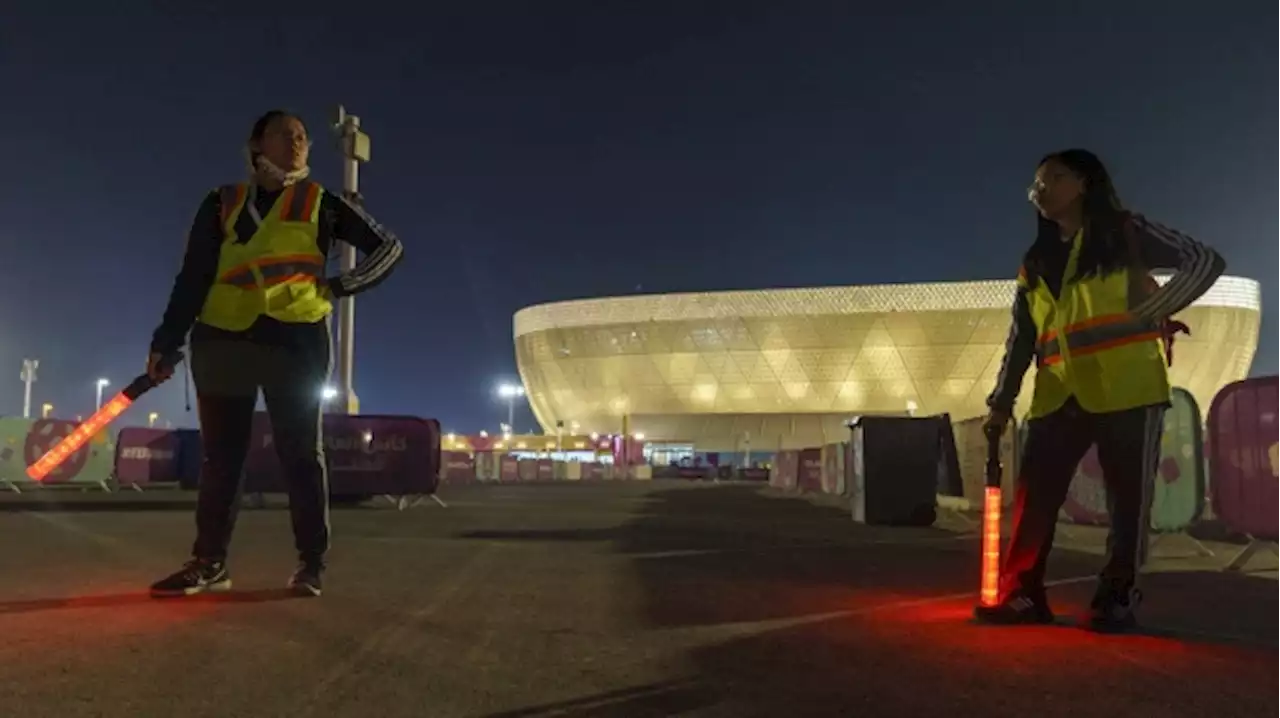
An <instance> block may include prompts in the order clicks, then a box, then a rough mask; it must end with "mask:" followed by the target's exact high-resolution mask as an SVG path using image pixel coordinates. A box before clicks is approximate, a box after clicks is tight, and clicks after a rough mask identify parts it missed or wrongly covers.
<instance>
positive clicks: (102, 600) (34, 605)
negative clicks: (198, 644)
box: [0, 589, 299, 616]
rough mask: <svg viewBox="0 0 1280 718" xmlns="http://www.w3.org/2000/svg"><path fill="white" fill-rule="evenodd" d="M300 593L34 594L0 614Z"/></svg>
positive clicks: (4, 605)
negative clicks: (36, 595)
mask: <svg viewBox="0 0 1280 718" xmlns="http://www.w3.org/2000/svg"><path fill="white" fill-rule="evenodd" d="M297 598H299V596H298V595H297V594H294V593H292V592H290V591H289V590H287V589H269V590H260V591H228V592H226V593H206V594H200V595H197V596H186V597H181V598H152V597H151V596H150V595H149V594H147V593H146V592H131V593H114V594H100V595H91V596H67V597H64V598H37V599H29V600H24V601H4V602H0V616H3V615H7V614H16V613H35V612H41V611H58V610H67V609H79V608H114V607H119V606H135V605H142V604H157V603H164V604H177V603H181V604H228V603H266V602H269V601H287V600H290V599H297Z"/></svg>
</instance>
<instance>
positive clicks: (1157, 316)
mask: <svg viewBox="0 0 1280 718" xmlns="http://www.w3.org/2000/svg"><path fill="white" fill-rule="evenodd" d="M1129 219H1130V222H1129V229H1130V230H1131V231H1132V232H1133V233H1134V239H1135V240H1136V244H1137V251H1138V255H1139V259H1140V260H1141V261H1142V263H1143V265H1144V266H1145V267H1146V268H1147V269H1151V270H1173V272H1174V274H1173V277H1172V278H1171V279H1170V280H1169V281H1168V282H1167V283H1165V285H1164V286H1163V287H1160V288H1159V289H1157V290H1156V291H1155V292H1153V293H1152V294H1151V295H1150V296H1148V297H1147V298H1146V299H1144V300H1143V301H1142V302H1140V303H1139V304H1138V306H1136V307H1134V309H1133V313H1134V314H1136V315H1138V316H1139V317H1141V318H1143V319H1151V320H1156V321H1160V320H1163V319H1166V318H1168V317H1171V316H1173V315H1174V314H1177V313H1178V312H1180V311H1182V310H1183V309H1186V308H1187V307H1189V306H1190V305H1191V303H1192V302H1194V301H1195V300H1197V299H1199V298H1200V297H1201V296H1202V295H1203V294H1204V293H1205V292H1207V291H1209V288H1210V287H1212V286H1213V283H1214V282H1216V281H1218V277H1220V276H1222V273H1223V272H1224V271H1226V268H1227V262H1226V260H1225V259H1223V258H1222V255H1221V254H1218V253H1217V252H1216V251H1214V250H1213V248H1211V247H1208V246H1206V245H1204V244H1201V243H1200V242H1197V241H1196V240H1194V239H1192V238H1191V237H1188V236H1187V235H1185V234H1183V233H1181V232H1178V231H1177V230H1173V229H1170V228H1168V227H1166V226H1164V225H1162V224H1160V223H1158V222H1154V221H1152V220H1150V219H1147V218H1146V217H1143V216H1142V215H1140V214H1130V216H1129Z"/></svg>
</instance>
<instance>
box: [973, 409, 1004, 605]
mask: <svg viewBox="0 0 1280 718" xmlns="http://www.w3.org/2000/svg"><path fill="white" fill-rule="evenodd" d="M1003 429H1004V427H1003V426H995V425H990V426H987V427H986V428H985V430H984V433H986V435H987V470H986V476H985V479H986V481H985V483H986V489H985V490H984V491H983V497H982V583H981V585H980V591H979V599H978V602H979V605H981V606H983V607H985V608H992V607H994V606H996V605H997V604H998V603H999V602H1000V498H1001V497H1000V480H1001V477H1002V475H1003V473H1004V471H1003V469H1002V467H1001V466H1000V435H1001V434H1002V433H1003Z"/></svg>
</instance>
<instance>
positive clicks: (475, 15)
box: [0, 0, 1278, 432]
mask: <svg viewBox="0 0 1280 718" xmlns="http://www.w3.org/2000/svg"><path fill="white" fill-rule="evenodd" d="M17 4H18V5H19V6H20V9H17V10H14V9H12V8H13V3H9V4H8V5H7V6H6V10H5V12H4V17H3V20H2V21H0V88H2V91H3V97H4V100H3V102H2V103H0V151H2V152H0V156H3V158H4V162H5V169H6V172H5V173H4V174H3V175H0V188H2V189H3V191H2V192H0V212H2V214H3V222H0V247H2V248H3V255H0V256H3V258H4V259H3V261H0V376H8V377H9V378H8V380H6V381H2V382H0V414H3V415H20V413H21V408H22V383H21V382H20V381H19V378H18V374H19V370H20V368H21V360H22V358H23V357H37V358H39V359H40V360H41V368H40V378H39V381H38V383H37V384H36V387H35V401H34V404H35V406H36V409H35V411H37V412H38V411H39V409H38V407H39V405H40V404H41V403H42V402H45V401H49V402H52V403H53V404H55V405H56V407H57V411H56V412H55V413H56V414H58V415H62V416H72V415H74V414H76V413H84V414H87V413H89V412H90V410H91V409H92V406H93V399H94V397H93V395H94V380H95V379H96V378H97V377H99V376H105V377H108V378H110V379H112V380H113V381H114V382H115V383H116V385H117V386H119V385H120V384H122V383H123V382H124V381H127V380H128V379H129V378H131V377H133V376H134V375H136V374H138V373H139V372H140V371H141V369H142V367H143V362H144V359H145V355H146V352H147V346H148V342H149V339H150V335H151V332H152V330H153V329H154V328H155V326H156V324H157V323H158V322H159V319H160V315H161V312H162V311H163V309H164V304H165V301H166V298H167V296H168V292H169V288H170V286H171V283H172V280H173V274H174V272H175V271H176V270H177V266H178V262H179V260H180V258H181V256H182V251H183V246H184V242H185V234H186V231H187V229H188V226H189V222H190V220H191V218H192V216H193V214H194V212H195V209H196V207H197V205H198V203H199V201H200V199H201V197H202V196H203V195H204V193H205V192H207V191H208V190H209V189H211V188H213V187H214V186H216V185H218V184H222V183H227V182H234V181H238V180H240V179H242V178H243V177H244V166H243V160H242V158H241V154H240V152H241V148H242V146H243V141H244V139H245V136H246V135H247V134H248V131H249V126H250V124H251V122H252V121H253V119H254V118H255V117H256V116H257V115H259V114H260V113H262V112H263V111H265V110H267V109H270V108H273V107H285V108H290V109H293V110H296V111H297V112H300V113H301V114H302V115H303V117H304V118H305V119H306V120H307V121H308V123H309V125H310V127H311V132H312V135H313V138H314V139H315V141H316V144H315V147H314V149H313V151H312V157H313V160H312V166H313V168H314V173H315V174H314V176H315V177H316V178H317V179H319V180H320V181H321V182H324V183H326V184H328V185H330V186H332V187H334V188H338V187H340V180H341V178H340V171H339V165H338V156H337V151H336V145H335V143H334V141H333V139H332V135H331V134H329V132H328V130H327V123H328V122H329V120H330V118H331V116H332V112H333V108H334V106H335V105H336V104H337V103H339V102H341V103H344V104H346V105H347V107H348V109H349V110H350V111H351V112H353V113H355V114H357V115H359V116H360V117H361V118H362V121H363V123H364V126H365V129H366V130H367V131H368V132H369V133H370V135H371V136H372V138H373V162H372V163H370V164H369V165H367V166H366V167H365V169H364V173H363V182H362V187H361V189H362V191H363V193H364V194H365V196H366V201H367V207H368V209H369V210H370V212H371V213H372V214H373V215H374V216H375V217H376V218H377V219H379V220H380V221H381V222H383V223H384V224H386V225H388V226H389V227H390V228H391V229H392V230H393V231H395V232H396V233H397V234H398V235H399V237H400V238H401V239H402V240H403V241H404V243H405V257H406V258H405V260H404V262H403V263H402V264H401V265H400V268H399V270H398V271H397V273H396V274H395V275H394V276H393V277H392V278H391V279H390V280H388V281H387V282H386V283H385V284H383V285H382V286H381V287H379V288H377V289H375V290H374V291H373V292H371V293H369V294H366V295H363V296H362V297H361V298H360V299H359V300H358V303H357V312H356V316H357V335H358V344H357V363H356V371H357V378H356V388H357V393H358V394H359V395H360V398H361V403H362V410H363V411H364V412H365V413H389V414H416V415H419V416H431V417H437V418H439V419H440V420H441V421H442V423H443V425H444V427H445V428H446V429H448V430H456V431H472V432H473V431H477V430H479V429H481V428H489V429H494V428H496V425H497V423H498V422H499V421H505V415H506V411H505V406H504V405H503V404H502V403H501V402H499V401H498V400H496V399H495V398H494V396H493V387H494V386H495V384H497V383H498V382H500V381H502V380H504V379H507V380H510V379H515V378H516V377H517V375H516V371H515V358H514V351H513V346H512V339H511V315H512V314H513V313H514V312H515V311H516V310H517V309H519V308H520V307H522V306H526V305H529V304H534V303H538V302H545V301H552V300H560V299H569V298H577V297H588V296H598V295H617V294H629V293H635V292H638V291H643V292H669V291H681V290H711V289H738V288H758V287H771V286H772V287H779V286H809V285H839V284H867V283H883V282H903V281H939V280H969V279H989V278H1012V276H1013V275H1014V273H1015V272H1016V269H1017V264H1018V259H1019V257H1020V255H1021V252H1022V250H1023V249H1024V248H1025V246H1026V245H1027V243H1028V242H1029V241H1030V240H1031V238H1032V233H1033V230H1034V222H1033V214H1032V210H1031V208H1030V206H1029V205H1028V204H1027V202H1026V196H1025V188H1026V187H1027V185H1028V184H1029V182H1030V180H1031V177H1032V173H1033V171H1034V169H1035V163H1036V162H1037V161H1038V159H1039V158H1040V157H1041V156H1042V155H1044V154H1045V153H1047V152H1049V151H1052V150H1056V149H1060V148H1063V147H1067V146H1084V147H1088V148H1090V149H1092V150H1094V151H1095V152H1097V153H1099V154H1100V155H1101V156H1102V157H1103V159H1104V160H1105V161H1106V162H1107V163H1108V164H1109V166H1110V169H1111V171H1112V173H1113V175H1114V177H1115V180H1116V183H1117V185H1118V188H1119V191H1120V194H1121V197H1122V199H1123V200H1124V201H1125V203H1126V204H1128V205H1129V206H1130V207H1131V208H1133V209H1136V210H1138V211H1141V212H1143V213H1145V214H1148V215H1150V216H1152V217H1153V218H1155V219H1157V220H1159V221H1161V222H1164V223H1166V224H1170V225H1173V226H1175V227H1178V228H1180V229H1182V230H1183V231H1185V232H1187V233H1189V234H1191V235H1192V236H1195V237H1197V238H1198V239H1201V240H1202V241H1205V242H1208V243H1210V244H1212V245H1213V246H1215V247H1216V248H1217V249H1218V250H1219V251H1221V252H1222V253H1223V254H1224V255H1225V256H1226V258H1227V261H1228V264H1229V267H1228V270H1227V271H1228V273H1231V274H1243V275H1245V276H1250V277H1253V278H1256V279H1259V280H1261V281H1262V282H1263V296H1264V304H1265V313H1264V318H1263V326H1262V335H1263V338H1262V343H1261V346H1260V348H1259V353H1258V356H1257V358H1256V359H1255V361H1254V366H1253V372H1254V374H1270V373H1275V372H1276V365H1277V347H1276V334H1277V327H1276V319H1275V303H1274V302H1275V298H1276V267H1277V234H1278V232H1277V204H1276V198H1277V196H1278V192H1277V173H1276V157H1277V154H1278V152H1277V149H1278V148H1277V140H1276V137H1277V133H1276V118H1277V112H1276V108H1277V104H1276V102H1277V99H1276V98H1277V95H1276V87H1277V85H1276V82H1277V72H1276V67H1277V64H1276V60H1277V44H1276V30H1275V28H1276V26H1277V10H1276V6H1275V5H1274V4H1271V3H1264V2H1248V3H1208V4H1205V3H1199V4H1196V5H1197V6H1198V8H1197V9H1195V10H1193V9H1191V6H1192V4H1191V3H1185V4H1181V5H1180V4H1178V3H1167V2H1152V1H1144V2H1122V3H1103V2H1094V3H1071V4H1070V5H1072V6H1073V7H1072V8H1071V9H1063V8H1062V7H1060V6H1063V5H1067V4H1066V3H1061V4H1058V3H1027V2H1018V3H1004V2H1002V3H994V2H992V3H980V5H989V6H992V7H996V6H997V5H999V6H1002V10H1001V11H999V12H997V11H995V10H991V11H987V12H985V13H982V14H972V15H970V14H966V13H965V12H964V11H963V10H961V9H960V8H959V7H958V6H960V5H963V3H951V2H947V3H943V2H937V3H929V4H920V5H918V6H916V7H911V8H908V7H907V6H905V5H896V6H893V9H890V5H889V4H887V3H879V4H877V7H876V10H875V12H874V14H869V13H867V12H866V11H858V10H855V9H854V8H855V7H859V6H864V5H863V4H862V3H855V2H819V1H817V0H814V1H812V2H809V1H805V0H792V1H791V2H782V1H781V0H775V1H772V2H748V1H747V0H736V1H729V2H695V1H694V0H684V1H677V2H662V1H660V0H647V1H644V2H639V1H637V2H607V1H595V2H555V1H553V0H542V1H539V2H532V1H530V2H500V1H497V0H494V1H491V2H465V3H463V2H454V3H425V4H424V5H425V6H429V7H438V8H445V7H449V6H453V7H455V8H456V9H454V10H446V9H436V10H417V11H414V10H409V9H405V8H406V6H407V5H408V4H406V5H405V6H398V7H400V8H401V9H399V10H394V9H393V6H391V5H389V4H387V5H383V4H378V3H343V4H342V5H341V6H338V5H336V4H333V3H329V2H312V3H306V4H303V5H301V6H298V5H293V6H286V5H284V4H281V6H280V7H281V9H280V10H278V11H273V12H275V13H278V14H270V13H264V12H263V9H264V8H267V7H273V5H272V4H268V3H252V4H238V3H235V2H200V3H161V2H153V3H140V2H135V3H132V4H130V3H125V4H123V5H122V6H120V7H132V8H134V9H132V10H113V11H108V10H107V9H106V6H102V5H99V6H98V7H100V8H101V9H100V10H98V11H97V14H94V15H88V14H79V15H73V16H65V15H58V14H55V13H54V9H55V5H57V4H54V3H35V2H30V1H28V0H19V1H18V3H17ZM171 4H172V5H175V6H178V5H182V6H186V5H196V6H200V7H202V8H203V9H202V10H198V11H185V12H177V11H175V10H173V9H170V8H169V7H168V6H169V5H171ZM1086 5H1087V6H1088V7H1087V8H1086V7H1084V6H1086ZM930 6H932V7H930ZM1183 6H1185V8H1186V9H1184V8H1183ZM285 7H290V8H291V9H293V10H298V9H299V8H306V9H309V10H311V13H310V14H303V13H301V12H296V13H294V12H286V11H285V10H284V8H285ZM362 9H363V10H365V11H367V12H368V13H369V15H368V17H366V18H359V16H358V12H359V11H360V10H362ZM1193 329H1194V328H1193ZM6 372H7V374H6ZM183 394H184V391H183V382H182V381H180V380H178V381H173V382H170V383H169V384H166V385H165V386H164V387H162V388H161V389H160V390H157V391H156V392H155V396H151V397H147V398H146V399H144V400H143V402H142V406H139V407H138V409H137V413H136V414H135V415H133V416H131V417H130V419H129V420H128V421H131V422H140V421H145V412H147V411H149V410H156V411H159V412H161V413H162V415H163V418H164V419H168V420H172V421H174V423H175V424H179V425H194V422H195V413H194V412H192V413H189V414H188V413H186V412H185V410H184V397H183ZM533 425H534V421H533V419H532V416H531V415H530V414H529V412H527V411H522V412H521V414H520V415H518V418H517V428H519V429H528V428H532V427H533Z"/></svg>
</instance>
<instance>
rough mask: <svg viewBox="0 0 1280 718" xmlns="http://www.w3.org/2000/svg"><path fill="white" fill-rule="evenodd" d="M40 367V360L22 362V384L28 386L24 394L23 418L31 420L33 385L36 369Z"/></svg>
mask: <svg viewBox="0 0 1280 718" xmlns="http://www.w3.org/2000/svg"><path fill="white" fill-rule="evenodd" d="M39 366H40V360H39V359H23V360H22V374H21V377H22V383H23V384H25V385H26V386H25V387H24V388H23V393H22V418H24V419H30V418H31V385H32V384H34V383H35V381H36V369H37V368H38V367H39Z"/></svg>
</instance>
